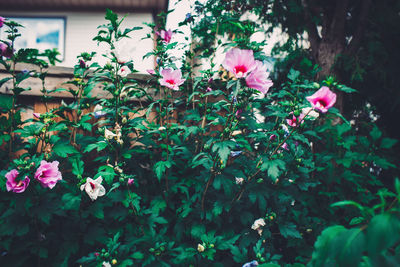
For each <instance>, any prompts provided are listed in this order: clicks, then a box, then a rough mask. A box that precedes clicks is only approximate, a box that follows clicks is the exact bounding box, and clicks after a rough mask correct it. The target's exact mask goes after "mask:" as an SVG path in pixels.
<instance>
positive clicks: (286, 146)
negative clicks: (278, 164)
mask: <svg viewBox="0 0 400 267" xmlns="http://www.w3.org/2000/svg"><path fill="white" fill-rule="evenodd" d="M281 147H282V148H283V149H285V150H288V151H289V146H288V144H287V143H283V145H281Z"/></svg>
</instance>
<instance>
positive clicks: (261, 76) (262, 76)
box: [246, 60, 274, 94]
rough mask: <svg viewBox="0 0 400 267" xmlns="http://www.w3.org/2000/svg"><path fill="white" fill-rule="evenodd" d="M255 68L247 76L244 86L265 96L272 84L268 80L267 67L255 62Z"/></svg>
mask: <svg viewBox="0 0 400 267" xmlns="http://www.w3.org/2000/svg"><path fill="white" fill-rule="evenodd" d="M255 66H256V67H255V69H254V70H253V71H252V72H251V73H250V74H249V76H247V78H246V84H247V86H248V87H250V88H253V89H256V90H258V91H260V92H261V93H263V94H266V93H267V92H268V89H269V88H270V87H271V86H272V85H273V84H274V83H273V82H272V81H271V80H270V79H268V76H269V72H268V71H267V66H265V65H264V64H263V63H262V62H261V61H258V60H256V63H255Z"/></svg>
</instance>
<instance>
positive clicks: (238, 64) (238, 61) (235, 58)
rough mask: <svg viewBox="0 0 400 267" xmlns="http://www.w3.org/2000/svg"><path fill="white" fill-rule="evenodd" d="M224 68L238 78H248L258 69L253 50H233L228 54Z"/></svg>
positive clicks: (223, 63) (223, 64)
mask: <svg viewBox="0 0 400 267" xmlns="http://www.w3.org/2000/svg"><path fill="white" fill-rule="evenodd" d="M222 66H224V68H225V69H227V70H228V71H230V72H232V73H233V74H234V75H235V77H236V78H243V77H246V76H247V74H248V73H249V72H251V71H252V70H253V69H254V68H255V67H256V62H255V60H254V56H253V50H242V49H239V48H232V49H231V50H229V51H228V52H227V53H226V56H225V60H224V62H222Z"/></svg>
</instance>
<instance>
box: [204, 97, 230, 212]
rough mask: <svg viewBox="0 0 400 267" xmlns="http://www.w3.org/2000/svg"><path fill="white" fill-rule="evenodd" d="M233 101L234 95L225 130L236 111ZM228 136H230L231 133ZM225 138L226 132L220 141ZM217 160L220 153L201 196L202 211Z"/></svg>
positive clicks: (216, 158)
mask: <svg viewBox="0 0 400 267" xmlns="http://www.w3.org/2000/svg"><path fill="white" fill-rule="evenodd" d="M233 101H234V97H232V100H231V106H230V115H229V117H228V119H227V120H226V122H225V126H224V131H225V129H226V127H227V126H228V122H229V121H230V120H231V118H232V117H233V116H234V114H233V113H234V111H235V107H234V105H233ZM228 136H230V134H229V135H228ZM224 140H225V134H223V135H222V137H221V140H220V141H221V142H223V141H224ZM217 160H218V155H215V158H214V161H213V167H212V168H211V174H210V178H209V179H208V181H207V184H206V187H205V188H204V191H203V195H202V197H201V211H202V212H204V201H205V198H206V194H207V190H208V187H209V186H210V184H211V183H212V182H213V181H214V178H215V176H216V172H215V167H216V163H217Z"/></svg>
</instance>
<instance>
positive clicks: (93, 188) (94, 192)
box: [81, 176, 106, 201]
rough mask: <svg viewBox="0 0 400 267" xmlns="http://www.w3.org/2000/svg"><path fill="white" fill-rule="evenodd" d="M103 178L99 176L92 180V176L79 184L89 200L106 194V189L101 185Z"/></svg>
mask: <svg viewBox="0 0 400 267" xmlns="http://www.w3.org/2000/svg"><path fill="white" fill-rule="evenodd" d="M102 181H103V178H102V177H101V176H99V177H97V179H95V180H93V179H92V178H87V179H86V183H85V184H83V185H81V191H83V190H85V191H86V193H87V194H88V196H89V197H90V199H91V200H93V201H94V200H96V199H97V198H98V197H101V196H104V195H105V194H106V189H105V188H104V186H102V185H101V182H102Z"/></svg>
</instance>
